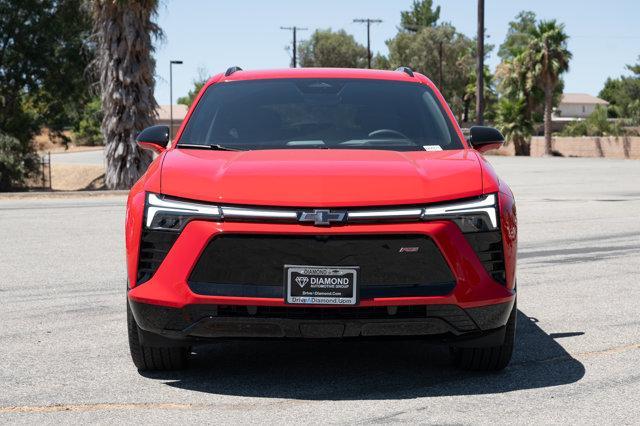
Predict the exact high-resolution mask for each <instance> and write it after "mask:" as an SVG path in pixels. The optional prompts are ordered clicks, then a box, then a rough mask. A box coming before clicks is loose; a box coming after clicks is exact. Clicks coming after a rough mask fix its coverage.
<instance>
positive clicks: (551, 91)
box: [522, 20, 571, 155]
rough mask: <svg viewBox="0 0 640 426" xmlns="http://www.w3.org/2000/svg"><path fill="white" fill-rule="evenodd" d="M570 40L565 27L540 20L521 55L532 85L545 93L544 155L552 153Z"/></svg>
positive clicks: (569, 57) (567, 68)
mask: <svg viewBox="0 0 640 426" xmlns="http://www.w3.org/2000/svg"><path fill="white" fill-rule="evenodd" d="M568 39H569V37H568V36H567V34H566V33H565V31H564V25H563V24H558V23H557V22H556V21H555V20H551V21H540V22H539V23H538V24H537V25H536V28H535V29H534V31H533V32H532V33H531V40H530V42H529V45H528V47H527V49H526V50H525V52H523V53H522V56H523V61H524V66H525V67H526V68H527V69H528V70H530V71H529V73H528V79H529V80H530V81H529V85H530V86H533V85H535V86H537V87H539V88H541V89H542V90H543V92H544V138H545V154H547V155H551V153H552V150H553V145H552V138H551V131H552V128H551V113H552V110H553V102H554V96H555V92H556V89H557V88H558V86H559V85H561V84H562V80H561V76H562V74H563V73H565V72H566V71H568V70H569V61H570V60H571V52H569V50H568V49H567V40H568Z"/></svg>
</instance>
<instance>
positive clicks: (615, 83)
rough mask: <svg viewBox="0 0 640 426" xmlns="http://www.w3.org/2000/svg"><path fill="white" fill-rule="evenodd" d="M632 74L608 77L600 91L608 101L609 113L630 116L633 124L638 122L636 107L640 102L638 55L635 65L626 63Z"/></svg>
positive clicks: (639, 121)
mask: <svg viewBox="0 0 640 426" xmlns="http://www.w3.org/2000/svg"><path fill="white" fill-rule="evenodd" d="M627 69H628V70H630V71H631V72H632V73H633V75H631V76H620V77H619V78H615V79H614V78H608V79H607V81H606V82H605V84H604V87H603V89H602V90H601V91H600V94H599V95H598V96H600V97H601V98H602V99H605V100H607V101H609V115H610V116H613V117H620V118H630V119H632V121H633V123H634V124H636V125H637V124H640V117H638V112H637V111H638V108H639V104H640V101H639V100H640V57H638V63H637V64H636V65H627Z"/></svg>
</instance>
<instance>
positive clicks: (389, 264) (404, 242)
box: [189, 235, 455, 298]
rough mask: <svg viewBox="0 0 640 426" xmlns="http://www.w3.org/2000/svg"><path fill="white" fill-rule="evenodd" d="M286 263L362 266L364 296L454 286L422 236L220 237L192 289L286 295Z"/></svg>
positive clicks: (201, 262) (443, 289)
mask: <svg viewBox="0 0 640 426" xmlns="http://www.w3.org/2000/svg"><path fill="white" fill-rule="evenodd" d="M403 249H404V250H403ZM286 264H290V265H314V266H359V267H360V273H359V277H358V279H359V285H360V289H361V297H363V298H367V297H395V296H421V295H440V294H447V293H449V292H450V291H451V290H452V289H453V287H454V286H455V278H454V276H453V274H452V273H451V270H450V269H449V266H448V265H447V263H446V261H445V260H444V257H443V256H442V254H441V253H440V251H439V250H438V248H437V246H436V245H435V243H434V242H433V241H432V240H431V239H430V238H428V237H425V236H422V235H385V236H355V235H340V236H327V235H324V236H323V235H320V236H318V235H315V236H276V235H264V236H262V235H222V236H219V237H217V238H215V239H213V240H212V241H211V242H210V243H209V244H208V245H207V247H206V248H205V250H204V251H203V253H202V255H201V257H200V259H199V260H198V262H197V264H196V266H195V267H194V269H193V271H192V273H191V276H190V277H189V285H190V287H191V289H192V290H193V291H194V292H196V293H200V294H209V295H224V296H253V297H282V288H283V279H284V265H286Z"/></svg>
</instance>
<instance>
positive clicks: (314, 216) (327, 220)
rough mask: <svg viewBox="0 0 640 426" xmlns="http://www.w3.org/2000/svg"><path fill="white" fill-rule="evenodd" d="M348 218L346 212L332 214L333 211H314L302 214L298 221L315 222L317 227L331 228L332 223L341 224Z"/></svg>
mask: <svg viewBox="0 0 640 426" xmlns="http://www.w3.org/2000/svg"><path fill="white" fill-rule="evenodd" d="M346 218H347V213H346V212H332V211H331V210H314V211H312V212H301V213H300V214H299V215H298V221H300V222H313V224H314V225H315V226H329V225H331V224H332V223H341V222H344V221H345V219H346Z"/></svg>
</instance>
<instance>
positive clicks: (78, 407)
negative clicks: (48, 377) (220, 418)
mask: <svg viewBox="0 0 640 426" xmlns="http://www.w3.org/2000/svg"><path fill="white" fill-rule="evenodd" d="M204 407H205V406H198V405H194V404H176V403H157V404H154V403H106V402H105V403H96V404H54V405H23V406H7V407H0V414H10V413H13V414H16V413H53V412H59V411H75V412H87V411H102V410H139V409H143V410H192V409H195V408H204Z"/></svg>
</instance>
